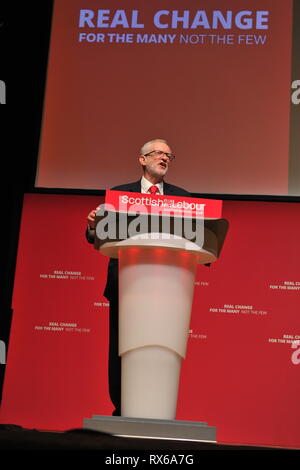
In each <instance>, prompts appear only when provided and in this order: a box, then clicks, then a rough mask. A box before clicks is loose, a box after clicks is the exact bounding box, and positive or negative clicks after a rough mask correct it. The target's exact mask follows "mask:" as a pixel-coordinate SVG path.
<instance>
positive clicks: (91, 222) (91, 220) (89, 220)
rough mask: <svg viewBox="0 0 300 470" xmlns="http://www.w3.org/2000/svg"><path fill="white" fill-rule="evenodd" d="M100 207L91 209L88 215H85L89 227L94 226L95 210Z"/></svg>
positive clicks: (92, 227)
mask: <svg viewBox="0 0 300 470" xmlns="http://www.w3.org/2000/svg"><path fill="white" fill-rule="evenodd" d="M99 209H100V206H98V207H96V209H94V210H92V211H91V212H90V213H89V215H88V216H87V223H88V225H89V227H90V228H91V229H94V228H95V217H96V212H97V211H98V210H99Z"/></svg>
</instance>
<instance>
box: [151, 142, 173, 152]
mask: <svg viewBox="0 0 300 470" xmlns="http://www.w3.org/2000/svg"><path fill="white" fill-rule="evenodd" d="M150 147H151V149H153V150H158V149H160V150H165V149H168V150H169V149H170V147H169V146H168V144H165V143H164V142H153V143H152V144H151V146H150Z"/></svg>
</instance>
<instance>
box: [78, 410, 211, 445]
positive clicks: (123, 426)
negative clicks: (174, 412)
mask: <svg viewBox="0 0 300 470" xmlns="http://www.w3.org/2000/svg"><path fill="white" fill-rule="evenodd" d="M83 428H84V429H91V430H93V431H102V432H107V433H110V434H114V435H116V436H120V437H143V438H149V439H178V440H184V441H202V442H203V441H204V442H216V428H215V427H213V426H208V425H207V423H201V422H196V421H176V420H164V419H145V418H126V417H119V416H97V415H94V416H93V417H92V418H86V419H84V421H83Z"/></svg>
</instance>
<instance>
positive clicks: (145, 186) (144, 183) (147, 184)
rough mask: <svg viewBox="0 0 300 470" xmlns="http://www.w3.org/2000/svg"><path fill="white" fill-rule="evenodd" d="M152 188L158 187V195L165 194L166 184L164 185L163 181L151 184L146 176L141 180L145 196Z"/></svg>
mask: <svg viewBox="0 0 300 470" xmlns="http://www.w3.org/2000/svg"><path fill="white" fill-rule="evenodd" d="M150 186H157V188H158V191H157V193H156V194H164V183H163V181H161V182H160V183H156V184H155V185H153V183H150V181H148V180H147V179H146V178H145V177H144V176H142V179H141V192H142V193H143V194H146V193H149V188H150Z"/></svg>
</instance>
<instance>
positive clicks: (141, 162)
mask: <svg viewBox="0 0 300 470" xmlns="http://www.w3.org/2000/svg"><path fill="white" fill-rule="evenodd" d="M139 162H140V164H141V165H142V166H145V165H146V157H145V156H144V155H140V156H139Z"/></svg>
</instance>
